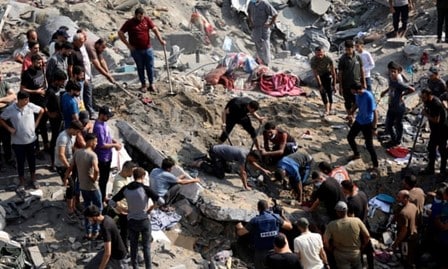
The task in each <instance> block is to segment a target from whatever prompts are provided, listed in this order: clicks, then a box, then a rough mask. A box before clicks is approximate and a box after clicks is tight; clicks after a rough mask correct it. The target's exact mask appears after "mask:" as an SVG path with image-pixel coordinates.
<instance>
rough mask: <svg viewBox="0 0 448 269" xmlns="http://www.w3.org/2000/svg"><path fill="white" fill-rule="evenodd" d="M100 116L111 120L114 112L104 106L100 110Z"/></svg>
mask: <svg viewBox="0 0 448 269" xmlns="http://www.w3.org/2000/svg"><path fill="white" fill-rule="evenodd" d="M99 114H103V115H106V116H108V117H109V118H111V117H113V116H114V112H112V109H111V108H110V107H108V106H103V107H101V108H100V111H99Z"/></svg>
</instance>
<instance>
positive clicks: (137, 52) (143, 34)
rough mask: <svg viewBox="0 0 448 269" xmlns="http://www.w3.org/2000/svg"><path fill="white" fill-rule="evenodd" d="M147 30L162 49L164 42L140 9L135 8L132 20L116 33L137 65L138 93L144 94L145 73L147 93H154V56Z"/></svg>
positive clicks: (157, 30)
mask: <svg viewBox="0 0 448 269" xmlns="http://www.w3.org/2000/svg"><path fill="white" fill-rule="evenodd" d="M149 30H152V31H153V32H154V34H155V36H156V37H157V39H158V40H159V42H160V44H161V45H162V46H163V47H164V46H165V45H166V42H165V40H164V39H163V38H162V35H161V34H160V32H159V29H158V28H157V27H156V26H155V24H154V23H153V21H152V20H151V19H150V18H149V17H147V16H145V10H144V9H143V8H141V7H139V8H137V9H136V10H135V13H134V17H133V18H132V19H129V20H127V21H126V22H125V23H124V25H123V26H122V27H121V29H120V30H119V31H118V36H119V37H120V39H121V41H123V43H124V44H126V46H127V47H128V48H129V50H130V51H131V55H132V58H134V61H135V64H136V65H137V72H138V78H139V79H140V83H141V84H142V86H141V88H140V91H141V92H146V91H147V87H146V81H145V71H146V74H147V76H148V81H149V91H150V92H153V93H155V92H156V89H155V87H154V54H153V50H152V48H151V41H150V35H149ZM125 33H128V37H129V41H128V39H126V36H125Z"/></svg>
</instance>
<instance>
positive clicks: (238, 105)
mask: <svg viewBox="0 0 448 269" xmlns="http://www.w3.org/2000/svg"><path fill="white" fill-rule="evenodd" d="M259 107H260V104H259V103H258V102H257V101H254V100H252V99H250V98H248V97H235V98H233V99H231V100H230V101H229V102H228V103H227V105H226V107H225V108H224V110H223V111H222V114H221V118H222V133H221V136H220V137H219V141H220V142H221V143H224V142H225V141H226V140H227V139H228V138H229V135H230V132H232V130H233V127H235V125H236V124H239V125H241V126H242V127H243V129H244V130H246V132H248V133H249V134H250V137H251V138H252V139H253V140H254V145H255V147H256V149H258V150H260V146H259V144H258V140H257V132H256V131H255V129H254V127H253V126H252V122H251V121H250V118H249V114H250V115H252V116H254V117H255V118H256V119H257V120H258V121H259V122H260V124H261V123H262V122H263V120H264V118H263V117H260V116H259V115H258V114H257V112H256V111H257V110H258V108H259Z"/></svg>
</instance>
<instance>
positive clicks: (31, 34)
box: [14, 29, 38, 63]
mask: <svg viewBox="0 0 448 269" xmlns="http://www.w3.org/2000/svg"><path fill="white" fill-rule="evenodd" d="M30 41H33V42H38V40H37V32H36V30H34V29H30V30H28V31H27V32H26V41H25V42H24V43H23V47H22V49H20V50H19V51H18V52H17V53H16V54H15V55H14V60H15V61H16V62H19V63H23V60H24V58H25V56H26V55H27V54H28V53H29V52H30V48H29V45H28V43H29V42H30Z"/></svg>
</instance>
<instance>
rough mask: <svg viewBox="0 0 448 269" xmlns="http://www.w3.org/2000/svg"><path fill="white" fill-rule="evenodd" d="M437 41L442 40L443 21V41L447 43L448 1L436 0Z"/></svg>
mask: <svg viewBox="0 0 448 269" xmlns="http://www.w3.org/2000/svg"><path fill="white" fill-rule="evenodd" d="M436 6H437V43H440V42H442V32H443V23H445V43H448V1H446V0H437V4H436Z"/></svg>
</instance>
